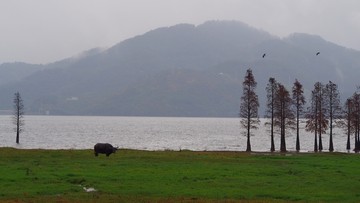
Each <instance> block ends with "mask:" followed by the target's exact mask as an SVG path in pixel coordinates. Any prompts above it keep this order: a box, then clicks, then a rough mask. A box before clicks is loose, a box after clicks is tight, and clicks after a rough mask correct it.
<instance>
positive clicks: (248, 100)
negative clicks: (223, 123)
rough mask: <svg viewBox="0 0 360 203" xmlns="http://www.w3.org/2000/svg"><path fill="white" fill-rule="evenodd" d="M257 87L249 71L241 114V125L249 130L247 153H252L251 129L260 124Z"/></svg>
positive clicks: (249, 70)
mask: <svg viewBox="0 0 360 203" xmlns="http://www.w3.org/2000/svg"><path fill="white" fill-rule="evenodd" d="M256 85H257V83H256V81H255V79H254V76H253V74H252V70H251V69H248V70H247V71H246V75H245V80H244V82H243V96H242V97H241V102H240V113H239V115H240V117H241V118H242V119H241V121H240V123H241V125H242V127H244V128H246V129H247V131H246V132H247V134H246V136H247V145H246V151H247V152H249V151H251V144H250V135H251V133H250V129H257V128H258V125H259V123H260V120H259V115H258V108H259V100H258V96H257V94H256V93H255V88H256Z"/></svg>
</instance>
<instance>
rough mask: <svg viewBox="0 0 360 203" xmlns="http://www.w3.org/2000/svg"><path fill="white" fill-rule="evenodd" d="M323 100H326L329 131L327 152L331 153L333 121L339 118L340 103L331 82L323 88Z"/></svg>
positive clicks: (336, 90) (338, 94)
mask: <svg viewBox="0 0 360 203" xmlns="http://www.w3.org/2000/svg"><path fill="white" fill-rule="evenodd" d="M325 98H326V100H327V101H325V105H326V110H327V112H328V118H329V129H330V137H329V139H330V140H329V151H330V152H333V151H334V144H333V120H334V119H339V118H341V103H340V93H339V90H338V87H337V85H336V84H334V83H333V82H331V81H329V83H328V84H327V85H326V86H325Z"/></svg>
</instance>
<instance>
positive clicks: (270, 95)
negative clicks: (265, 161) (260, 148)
mask: <svg viewBox="0 0 360 203" xmlns="http://www.w3.org/2000/svg"><path fill="white" fill-rule="evenodd" d="M277 88H278V84H277V82H276V80H275V78H270V79H269V83H268V84H267V86H266V92H267V103H266V106H267V110H266V116H267V117H270V119H271V121H270V139H271V147H270V151H271V152H273V151H275V143H274V103H275V94H276V91H277Z"/></svg>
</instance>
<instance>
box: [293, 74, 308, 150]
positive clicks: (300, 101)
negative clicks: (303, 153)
mask: <svg viewBox="0 0 360 203" xmlns="http://www.w3.org/2000/svg"><path fill="white" fill-rule="evenodd" d="M292 98H293V101H294V105H295V109H296V151H300V135H299V129H300V127H299V121H300V115H301V113H302V112H303V109H304V108H303V107H304V105H305V103H306V101H305V97H304V89H303V86H302V84H301V83H300V82H299V81H298V80H297V79H296V80H295V83H294V86H293V89H292Z"/></svg>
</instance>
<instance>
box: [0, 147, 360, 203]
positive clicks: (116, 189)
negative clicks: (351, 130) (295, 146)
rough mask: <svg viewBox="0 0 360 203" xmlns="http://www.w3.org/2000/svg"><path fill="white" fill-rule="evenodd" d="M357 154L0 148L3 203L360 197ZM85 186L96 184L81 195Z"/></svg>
mask: <svg viewBox="0 0 360 203" xmlns="http://www.w3.org/2000/svg"><path fill="white" fill-rule="evenodd" d="M359 158H360V157H359V156H358V155H357V154H339V153H335V154H330V153H324V154H286V155H282V154H272V155H270V154H265V153H253V154H249V153H243V152H241V153H239V152H190V151H182V152H173V151H166V152H149V151H135V150H120V151H118V152H117V153H116V154H113V155H111V156H110V157H105V156H99V157H94V156H93V153H92V151H91V150H17V149H10V148H2V149H0V201H35V202H41V201H43V202H48V201H54V202H55V201H57V202H59V201H60V202H68V201H83V202H88V201H94V202H100V201H101V202H106V201H107V202H118V201H131V202H148V201H160V202H161V201H163V202H168V201H171V202H172V201H195V200H199V201H205V202H211V201H219V200H231V201H239V200H241V201H244V202H247V201H249V200H250V201H251V202H252V201H254V202H262V201H265V202H279V201H283V202H289V201H304V202H305V201H306V202H308V201H310V202H312V201H314V202H318V201H324V202H330V201H332V202H359V201H360V192H359V191H360V190H359V188H360V164H359V163H360V159H359ZM84 187H86V188H90V187H92V188H94V189H95V190H96V191H94V192H85V190H84Z"/></svg>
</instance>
